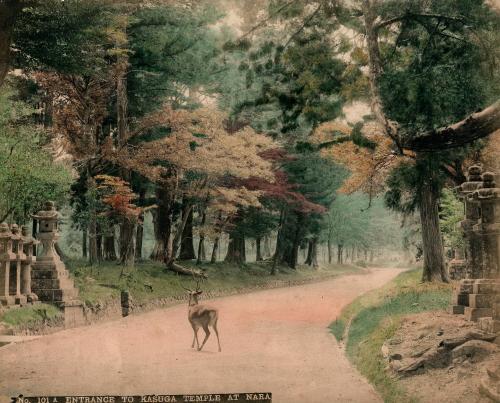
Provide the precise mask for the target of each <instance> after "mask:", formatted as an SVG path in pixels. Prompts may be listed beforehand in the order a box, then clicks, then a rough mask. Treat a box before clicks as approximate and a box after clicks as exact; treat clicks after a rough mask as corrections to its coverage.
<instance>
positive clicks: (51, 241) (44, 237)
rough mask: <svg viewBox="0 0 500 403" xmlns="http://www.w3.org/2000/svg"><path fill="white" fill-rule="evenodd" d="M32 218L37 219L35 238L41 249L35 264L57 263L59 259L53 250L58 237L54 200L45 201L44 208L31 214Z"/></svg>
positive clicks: (57, 215) (57, 216)
mask: <svg viewBox="0 0 500 403" xmlns="http://www.w3.org/2000/svg"><path fill="white" fill-rule="evenodd" d="M33 218H35V219H36V220H38V223H39V224H38V228H39V230H38V234H37V238H38V240H39V241H40V243H41V244H42V251H41V253H40V255H39V256H38V257H37V266H38V265H42V264H45V263H47V264H57V263H59V262H60V259H59V256H58V255H57V253H56V251H55V243H56V242H57V240H58V239H59V233H58V232H57V221H58V219H59V214H58V213H57V211H56V208H55V206H54V202H51V201H48V202H46V203H45V209H44V210H41V211H39V212H38V213H37V214H35V215H33Z"/></svg>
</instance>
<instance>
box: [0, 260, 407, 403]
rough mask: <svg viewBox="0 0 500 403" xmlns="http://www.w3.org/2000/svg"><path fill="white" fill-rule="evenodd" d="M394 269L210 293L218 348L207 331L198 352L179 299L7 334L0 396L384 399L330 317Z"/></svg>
mask: <svg viewBox="0 0 500 403" xmlns="http://www.w3.org/2000/svg"><path fill="white" fill-rule="evenodd" d="M399 272H400V270H396V269H373V270H371V271H370V272H369V273H368V274H361V275H349V276H344V277H339V278H336V279H332V280H328V281H323V282H320V283H315V284H309V285H304V286H298V287H291V288H282V289H274V290H266V291H259V292H255V293H252V294H247V295H239V296H232V297H226V298H221V299H217V300H213V301H211V302H210V304H211V305H212V306H216V307H218V308H219V311H220V313H219V317H220V319H219V331H220V335H221V344H222V353H218V352H217V344H216V339H215V337H213V335H212V336H211V338H210V339H209V340H208V342H207V344H206V346H205V348H204V350H203V351H202V352H196V351H194V350H192V349H191V348H190V346H191V341H192V330H191V327H190V325H189V323H188V321H187V306H185V305H181V306H176V307H172V308H168V309H162V310H157V311H153V312H149V313H145V314H142V315H137V316H130V317H127V318H125V319H120V320H116V321H112V322H107V323H102V324H97V325H94V326H89V327H81V328H75V329H69V330H65V331H62V332H59V333H56V334H53V335H49V336H45V337H42V338H39V339H36V340H31V341H27V342H23V343H19V344H11V345H8V346H5V347H2V348H0V396H13V395H17V394H19V393H23V394H24V395H25V396H29V395H44V394H45V395H85V394H94V395H95V394H115V395H138V394H183V393H231V392H234V393H237V392H252V391H256V392H258V391H261V392H272V393H273V402H283V403H293V402H307V403H315V402H356V403H363V402H380V401H381V399H380V398H379V397H378V396H377V395H376V393H375V392H374V390H373V389H372V387H371V386H370V385H369V384H368V383H367V382H366V381H365V380H364V379H363V378H362V377H361V376H360V375H359V374H358V373H357V372H356V371H355V370H354V369H353V368H352V367H351V365H350V364H349V362H348V361H347V359H346V358H345V357H344V355H343V353H342V351H341V349H340V348H339V346H338V345H337V343H336V341H335V339H334V337H333V336H332V335H331V334H330V332H329V330H328V329H327V326H328V325H329V324H330V323H331V322H332V321H333V320H334V319H335V317H336V316H337V315H338V314H339V313H340V311H341V309H342V307H344V306H345V305H346V304H348V303H349V302H350V301H352V300H353V299H354V298H355V297H356V296H358V295H360V294H362V293H364V292H366V291H368V290H370V289H374V288H377V287H380V286H382V285H383V284H384V283H386V282H388V281H389V280H390V279H392V278H393V277H394V276H396V275H397V274H398V273H399ZM202 334H203V332H202V331H201V332H200V335H202Z"/></svg>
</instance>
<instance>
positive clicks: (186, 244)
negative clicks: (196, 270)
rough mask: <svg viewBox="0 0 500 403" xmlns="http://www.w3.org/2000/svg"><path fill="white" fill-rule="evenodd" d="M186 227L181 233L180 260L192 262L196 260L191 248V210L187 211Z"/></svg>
mask: <svg viewBox="0 0 500 403" xmlns="http://www.w3.org/2000/svg"><path fill="white" fill-rule="evenodd" d="M188 214H189V215H188V217H187V220H186V225H185V226H184V230H183V231H182V238H181V251H180V253H179V259H180V260H193V259H195V258H196V256H195V254H194V246H193V209H190V210H189V213H188Z"/></svg>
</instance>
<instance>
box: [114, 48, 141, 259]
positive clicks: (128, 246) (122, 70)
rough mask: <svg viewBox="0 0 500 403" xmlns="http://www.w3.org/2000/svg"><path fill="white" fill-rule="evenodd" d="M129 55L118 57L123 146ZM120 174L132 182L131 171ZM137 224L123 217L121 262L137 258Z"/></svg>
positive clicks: (120, 140) (119, 127)
mask: <svg viewBox="0 0 500 403" xmlns="http://www.w3.org/2000/svg"><path fill="white" fill-rule="evenodd" d="M127 72H128V56H126V55H122V56H119V57H118V61H117V62H116V78H117V79H116V124H117V132H118V143H119V145H120V146H123V145H125V144H126V143H127V141H128V136H129V133H128V122H127V119H128V116H127V114H128V112H127V108H128V97H127ZM120 176H121V177H122V178H123V179H124V180H126V181H128V182H130V177H131V173H130V171H128V170H127V169H121V172H120ZM135 224H136V219H134V218H132V217H123V218H122V219H121V222H120V264H122V265H125V266H133V265H134V260H135Z"/></svg>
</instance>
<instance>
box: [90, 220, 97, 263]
mask: <svg viewBox="0 0 500 403" xmlns="http://www.w3.org/2000/svg"><path fill="white" fill-rule="evenodd" d="M98 260H99V259H98V255H97V223H96V220H95V217H94V213H93V212H90V222H89V263H90V264H91V265H93V264H97V262H98Z"/></svg>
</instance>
